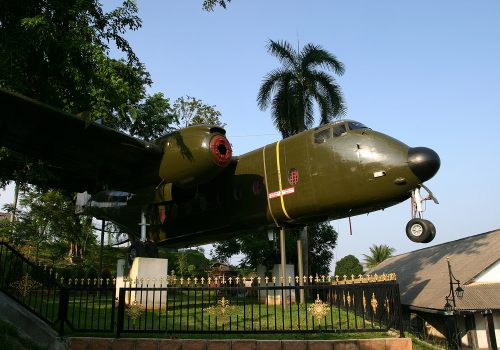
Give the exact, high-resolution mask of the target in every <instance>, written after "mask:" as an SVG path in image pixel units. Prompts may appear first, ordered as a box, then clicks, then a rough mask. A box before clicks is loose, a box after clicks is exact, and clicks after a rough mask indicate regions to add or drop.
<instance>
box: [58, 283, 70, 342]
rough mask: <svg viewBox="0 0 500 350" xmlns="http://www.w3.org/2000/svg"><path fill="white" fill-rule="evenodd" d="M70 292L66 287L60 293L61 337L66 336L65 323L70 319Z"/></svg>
mask: <svg viewBox="0 0 500 350" xmlns="http://www.w3.org/2000/svg"><path fill="white" fill-rule="evenodd" d="M68 304H69V292H68V289H67V288H65V287H61V290H60V292H59V314H58V320H59V335H61V336H62V335H63V334H64V323H65V322H66V320H67V318H68V307H69V305H68Z"/></svg>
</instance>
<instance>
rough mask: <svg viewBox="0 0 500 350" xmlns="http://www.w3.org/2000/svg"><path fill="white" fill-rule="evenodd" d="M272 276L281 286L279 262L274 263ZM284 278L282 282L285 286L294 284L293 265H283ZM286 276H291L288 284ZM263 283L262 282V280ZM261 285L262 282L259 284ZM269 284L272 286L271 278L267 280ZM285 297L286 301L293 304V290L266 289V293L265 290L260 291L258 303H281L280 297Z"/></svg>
mask: <svg viewBox="0 0 500 350" xmlns="http://www.w3.org/2000/svg"><path fill="white" fill-rule="evenodd" d="M272 273H273V274H272V275H273V276H274V277H276V285H277V286H281V264H275V265H274V267H273V272H272ZM285 274H286V275H285V278H284V283H285V286H288V285H290V286H295V279H294V276H295V272H294V265H293V264H290V265H285ZM288 276H290V277H292V279H291V281H290V284H289V283H288ZM262 283H263V282H262ZM261 285H262V284H261ZM268 285H269V286H272V285H273V284H272V282H271V280H270V281H269V284H268ZM283 297H285V298H286V302H287V303H290V302H291V303H292V304H295V290H291V289H290V290H285V291H284V292H281V291H274V290H268V291H267V293H266V291H265V290H261V291H260V300H259V301H260V303H262V304H265V303H269V305H281V302H282V298H283Z"/></svg>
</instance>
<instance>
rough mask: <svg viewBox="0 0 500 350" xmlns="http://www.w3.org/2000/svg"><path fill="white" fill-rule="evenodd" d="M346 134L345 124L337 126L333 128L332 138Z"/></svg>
mask: <svg viewBox="0 0 500 350" xmlns="http://www.w3.org/2000/svg"><path fill="white" fill-rule="evenodd" d="M345 133H346V129H345V124H339V125H336V126H334V127H333V136H334V137H337V136H342V135H344V134H345Z"/></svg>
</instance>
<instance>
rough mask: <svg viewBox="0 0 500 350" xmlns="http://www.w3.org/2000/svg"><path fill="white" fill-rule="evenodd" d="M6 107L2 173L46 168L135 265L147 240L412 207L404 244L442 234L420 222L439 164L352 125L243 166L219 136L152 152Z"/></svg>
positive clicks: (177, 136) (172, 240)
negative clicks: (114, 229)
mask: <svg viewBox="0 0 500 350" xmlns="http://www.w3.org/2000/svg"><path fill="white" fill-rule="evenodd" d="M0 106H1V109H0V146H3V147H6V148H8V149H9V150H11V152H10V154H11V155H10V156H9V157H7V158H4V159H2V160H0V167H1V168H0V171H1V172H2V174H4V175H5V174H12V173H13V172H14V171H15V170H16V169H19V168H22V167H24V166H25V164H26V162H28V161H29V160H27V159H30V160H33V159H36V160H37V161H39V162H41V163H43V164H44V169H45V171H44V174H45V175H44V176H43V178H44V179H43V182H44V184H45V185H46V186H49V187H55V188H59V189H64V190H68V191H73V192H82V193H81V194H80V195H79V199H78V202H79V203H78V204H79V205H80V208H81V211H82V212H85V213H90V214H92V215H93V216H95V217H97V218H100V219H105V220H110V221H112V222H114V223H115V224H117V225H118V226H119V227H121V228H122V229H123V230H124V231H125V232H127V233H128V234H129V237H130V239H131V241H132V242H133V244H132V246H131V250H132V252H133V254H137V255H138V256H144V255H145V254H146V255H147V253H148V251H149V254H152V255H154V248H153V249H150V248H147V247H150V246H151V245H146V244H145V243H144V242H146V241H148V242H155V243H157V244H164V245H167V246H170V247H186V246H193V245H198V244H203V243H209V242H215V241H220V240H224V239H226V238H229V237H231V236H234V235H238V234H243V233H245V232H247V233H248V232H257V231H266V230H270V229H273V228H278V227H292V226H298V227H300V226H304V225H307V224H310V223H315V222H321V221H325V220H332V219H339V218H345V217H351V216H354V215H358V214H363V213H368V212H372V211H375V210H379V209H384V208H387V207H389V206H392V205H395V204H397V203H400V202H402V201H404V200H406V199H408V198H410V197H411V198H412V200H413V203H414V208H415V210H414V211H413V213H414V214H413V219H411V220H410V221H409V222H408V224H407V226H406V234H407V236H408V237H409V238H410V239H411V240H412V241H414V242H422V243H427V242H430V241H431V240H432V239H433V238H434V236H435V233H436V229H435V227H434V225H433V224H432V223H431V222H430V221H427V220H424V219H423V218H422V202H423V200H424V199H423V197H422V196H421V195H420V188H421V187H423V188H424V189H426V190H427V188H426V187H425V186H424V185H423V183H424V182H425V181H427V180H429V179H430V178H431V177H433V176H434V175H435V174H436V172H437V171H438V169H439V167H440V159H439V156H438V155H437V154H436V152H434V151H433V150H431V149H429V148H425V147H414V148H411V147H408V146H407V145H405V144H404V143H402V142H400V141H398V140H396V139H394V138H392V137H390V136H387V135H384V134H382V133H380V132H377V131H375V130H372V129H369V128H368V127H366V126H365V125H363V124H361V123H359V122H356V121H353V120H338V121H336V122H334V123H331V124H326V125H322V126H320V127H317V128H315V129H311V130H307V131H304V132H302V133H299V134H297V135H295V136H292V137H289V138H287V139H284V140H281V141H277V142H275V143H272V144H270V145H267V146H264V147H262V148H258V149H256V150H254V151H251V152H249V153H246V154H243V155H241V156H237V157H236V156H234V155H233V154H232V150H231V144H230V143H229V141H228V140H227V138H226V136H225V130H224V129H223V128H220V127H217V126H209V125H197V126H192V127H188V128H185V129H181V130H178V131H175V132H172V133H169V134H167V135H165V136H163V137H161V138H159V139H158V140H156V141H154V142H151V143H149V142H145V141H141V140H139V139H136V138H134V137H131V136H128V135H126V134H124V133H121V132H118V131H116V130H113V129H110V128H107V127H105V126H102V125H99V124H97V123H88V122H86V121H85V120H83V119H81V118H79V117H77V116H75V115H72V114H69V113H65V112H62V111H60V110H57V109H54V108H52V107H50V106H47V105H44V104H41V103H39V102H36V101H34V100H31V99H28V98H26V97H23V96H21V95H18V94H15V93H12V92H9V91H6V90H1V89H0ZM427 192H429V194H430V197H431V198H433V196H432V193H430V191H429V190H427ZM433 199H434V198H433ZM435 201H436V200H435ZM436 202H437V201H436ZM151 251H153V253H151Z"/></svg>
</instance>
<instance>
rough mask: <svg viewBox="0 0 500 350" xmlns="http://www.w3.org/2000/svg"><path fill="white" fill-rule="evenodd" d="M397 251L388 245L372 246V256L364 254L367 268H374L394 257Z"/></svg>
mask: <svg viewBox="0 0 500 350" xmlns="http://www.w3.org/2000/svg"><path fill="white" fill-rule="evenodd" d="M395 251H396V249H394V248H392V247H389V246H388V245H385V244H381V245H376V244H374V245H372V246H371V247H370V255H366V254H363V256H364V257H365V265H366V267H367V268H372V267H375V266H377V265H378V264H380V263H381V262H382V261H384V260H385V259H387V258H389V257H391V256H392V253H394V252H395Z"/></svg>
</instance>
